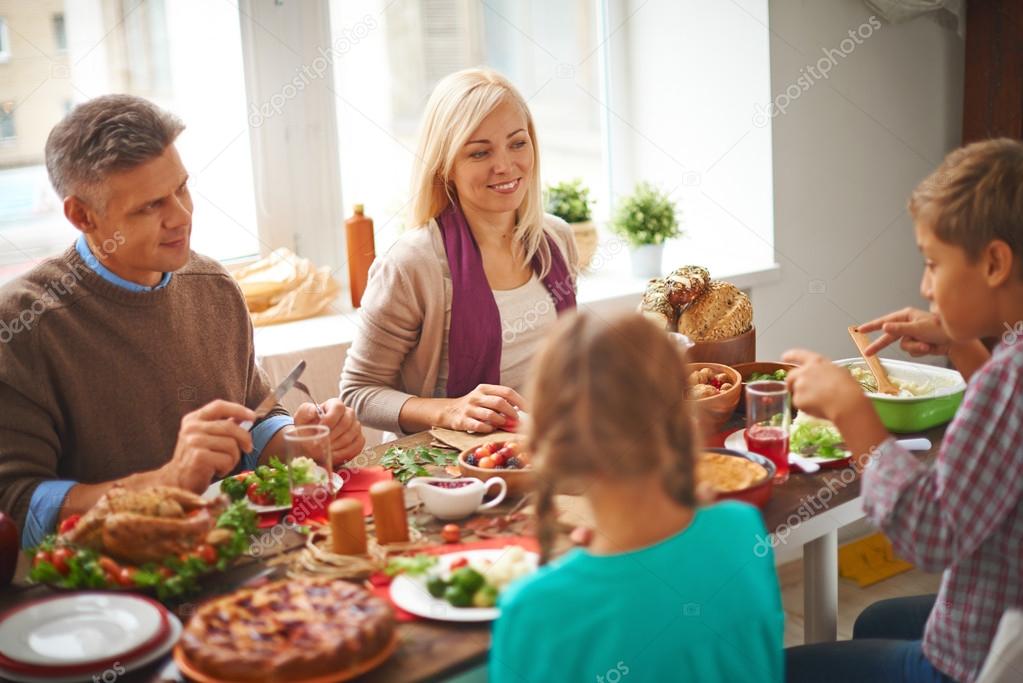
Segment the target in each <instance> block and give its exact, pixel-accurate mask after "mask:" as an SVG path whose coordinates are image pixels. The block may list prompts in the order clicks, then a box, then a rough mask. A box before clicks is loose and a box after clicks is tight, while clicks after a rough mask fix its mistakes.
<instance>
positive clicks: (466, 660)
mask: <svg viewBox="0 0 1023 683" xmlns="http://www.w3.org/2000/svg"><path fill="white" fill-rule="evenodd" d="M741 426H742V425H741V423H740V422H739V421H738V419H736V418H733V420H732V421H731V422H730V423H729V424H728V425H727V428H726V430H725V431H724V432H722V433H721V434H719V435H717V436H716V437H712V438H711V439H710V440H709V444H708V445H710V446H718V445H721V443H722V442H723V438H724V436H725V434H727V433H728V432H730V431H732V430H735V429H738V428H740V427H741ZM943 434H944V429H943V428H941V427H939V428H935V429H932V430H929V431H928V432H926V433H923V434H915V435H912V436H924V437H927V438H929V439H930V440H931V443H932V445H933V446H932V448H931V450H930V451H927V452H923V453H919V454H918V456H919V457H921V458H924V459H930V458H932V457H933V455H934V454H935V453H936V452H937V448H938V446H939V445H940V443H941V438H942V436H943ZM432 441H433V437H432V436H431V435H430V434H429V433H428V432H424V433H420V434H415V435H412V436H408V437H405V438H403V439H401V440H399V441H396V442H390V443H386V444H382V445H380V446H377V447H375V448H373V449H370V450H369V451H368V452H367V458H366V460H365V462H366V463H367V464H373V463H375V462H378V461H379V459H380V458H381V457H382V455H383V454H384V452H385V451H386V450H387V449H388V448H390V447H392V446H396V445H397V446H405V447H408V446H417V445H424V444H429V443H431V442H432ZM516 502H517V501H515V500H508V501H505V502H503V503H502V504H501V505H500V506H498V507H497V508H495V509H494V511H493V512H492V514H502V513H507V512H508V511H510V510H511V509H512V507H513V506H515V504H516ZM558 505H559V509H560V510H561V512H562V517H563V518H566V519H567V521H568V522H569V524H570V525H571V524H575V523H585V522H586V520H587V513H586V508H585V504H584V502H583V501H582V499H579V498H578V497H573V496H559V498H558ZM762 513H763V517H764V521H765V526H766V528H767V529H768V531H769V532H770V536H769V537H768V538H765V539H763V543H762V544H760V545H758V546H757V547H754V548H751V549H750V551H751V552H757V553H759V552H766V548H768V547H770V548H771V549H772V550H775V551H776V550H777V549H778V548H780V547H781V546H785V545H788V546H791V547H802V550H803V582H804V611H805V632H804V637H805V642H807V643H811V642H822V641H828V640H835V639H836V637H837V610H838V530H839V529H840V528H841V527H843V526H845V525H847V524H850V523H851V522H854V521H856V520H858V519H862V518H863V508H862V503H861V499H860V482H859V476H858V475H856V474H855V472H854V471H853V470H852V469H851V468H845V469H822V470H820V471H819V472H817V473H814V474H803V473H798V472H797V471H796V470H795V469H793V473H792V475H791V476H790V477H789V479H788V481H787V482H785V483H784V484H782V485H779V486H775V488H774V493H773V495H772V497H771V499H770V501H769V502H768V503H767V504H766V506H764V508H763V509H762ZM440 528H441V524H440V523H439V522H436V521H434V522H432V523H428V524H426V525H425V526H424V527H423V529H422V530H423V532H424V533H426V534H427V535H428V536H429V537H430V539H431V540H434V539H436V541H437V542H438V543H439V542H440V539H439V531H440ZM303 544H304V539H303V538H302V537H301V536H300V535H299V534H297V533H294V532H292V531H288V532H287V535H286V536H285V537H284V538H283V539H282V542H281V544H280V546H279V548H278V550H277V552H278V553H283V554H288V553H294V552H297V551H298V550H299V549H301V548H302V547H303ZM569 547H570V542H569V540H568V537H567V534H566V535H564V537H563V538H560V539H559V543H558V546H557V548H556V551H557V550H560V551H564V550H565V549H567V548H569ZM274 557H276V558H277V559H276V560H274V559H273V558H274ZM281 559H284V558H281V557H278V556H277V555H269V554H268V555H264V556H261V557H260V558H259V559H253V558H247V557H246V558H243V559H242V560H240V561H239V562H238V563H237V564H236V565H235V566H234V567H232V568H231V569H229V570H228V571H227V572H225V573H224V574H220V575H214V576H210V577H208V578H207V579H206V581H205V582H204V584H203V588H202V593H201V594H200V595H198V596H194V597H192V598H190V599H188V600H185V601H180V602H176V603H173V604H170V605H169V607H171V609H172V610H174V611H175V612H176V613H177V614H178V615H179V616H180V617H182V618H183V620H186V619H187V617H188V616H189V614H191V613H192V612H193V611H194V610H195V608H196V606H197V605H198V604H200V603H201V601H202V600H205V599H209V598H212V597H215V596H217V595H221V594H224V593H227V592H230V591H233V590H235V589H237V588H238V587H240V585H242V584H243V583H244V582H245V581H246V580H247V579H249V578H251V577H252V576H253V575H254V574H258V573H259V572H261V571H266V572H268V571H271V569H270V568H269V565H274V564H279V563H280V560H281ZM280 569H281V568H280V567H278V568H277V571H278V573H279V571H280ZM26 570H27V558H25V557H22V558H21V562H20V564H19V570H18V573H17V575H16V578H15V583H14V584H12V585H11V586H9V587H7V588H3V589H0V613H2V612H4V611H6V610H8V609H10V608H12V607H15V606H17V605H19V604H24V603H26V602H28V601H30V600H33V599H37V598H40V597H45V596H46V595H50V594H53V591H52V590H51V589H49V588H47V587H44V586H39V585H29V584H26V583H25V582H24V580H23V577H24V574H25V572H26ZM490 630H491V625H490V624H489V623H451V622H444V621H433V620H425V619H422V620H417V621H404V622H400V623H399V625H398V640H399V644H398V647H397V650H396V651H395V653H394V654H393V655H392V656H391V657H390V658H389V659H388V660H387V661H386V662H385V663H384V664H383V665H381V666H380V667H379V668H377V669H375V670H373V671H372V672H370V673H368V674H366V675H364V676H363V677H361V678H360V679H359V680H360V681H368V682H373V683H377V682H379V683H384V682H387V683H405V682H408V683H411V682H422V681H442V680H445V679H448V678H450V677H452V676H455V675H457V674H460V673H463V672H466V671H469V670H471V669H474V668H476V667H478V666H480V665H482V664H484V663H485V662H486V660H487V654H488V651H489V649H490ZM120 680H122V681H123V683H131V682H133V681H183V680H184V679H183V678H182V676H181V674H180V672H179V671H178V670H177V667H176V666H175V665H174V663H173V661H172V660H171V658H170V657H169V656H168V657H165V658H163V660H161V661H159V662H156V663H153V664H151V665H149V666H146V667H145V668H143V669H140V670H138V671H133V672H129V673H127V674H126V675H124V676H121V677H120Z"/></svg>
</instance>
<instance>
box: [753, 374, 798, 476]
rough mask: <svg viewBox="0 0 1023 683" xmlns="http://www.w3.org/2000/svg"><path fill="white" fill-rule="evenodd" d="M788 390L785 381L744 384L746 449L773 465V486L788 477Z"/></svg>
mask: <svg viewBox="0 0 1023 683" xmlns="http://www.w3.org/2000/svg"><path fill="white" fill-rule="evenodd" d="M791 419H792V412H791V409H790V407H789V390H788V387H787V386H786V385H785V382H776V381H772V380H765V381H760V382H750V383H749V384H747V385H746V432H745V436H746V448H748V449H749V450H750V451H751V452H753V453H759V454H760V455H762V456H764V457H765V458H767V459H768V460H770V461H771V462H773V463H774V466H775V467H776V468H777V471H776V472H775V475H774V483H775V484H783V483H785V482H786V481H788V478H789V421H790V420H791Z"/></svg>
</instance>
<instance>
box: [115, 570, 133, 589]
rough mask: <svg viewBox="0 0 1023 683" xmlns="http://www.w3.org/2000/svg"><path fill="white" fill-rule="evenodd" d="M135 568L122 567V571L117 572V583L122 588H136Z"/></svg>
mask: <svg viewBox="0 0 1023 683" xmlns="http://www.w3.org/2000/svg"><path fill="white" fill-rule="evenodd" d="M136 571H137V570H136V569H135V567H122V568H121V571H119V572H117V583H118V585H120V586H125V587H129V586H134V585H135V572H136Z"/></svg>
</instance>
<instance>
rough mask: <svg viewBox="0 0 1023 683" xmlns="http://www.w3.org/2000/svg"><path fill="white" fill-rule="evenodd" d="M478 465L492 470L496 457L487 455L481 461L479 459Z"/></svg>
mask: <svg viewBox="0 0 1023 683" xmlns="http://www.w3.org/2000/svg"><path fill="white" fill-rule="evenodd" d="M477 467H481V468H483V469H485V470H492V469H494V459H493V458H492V457H490V456H489V455H488V456H487V457H485V458H480V461H479V464H478V465H477Z"/></svg>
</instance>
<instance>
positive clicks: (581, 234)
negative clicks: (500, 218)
mask: <svg viewBox="0 0 1023 683" xmlns="http://www.w3.org/2000/svg"><path fill="white" fill-rule="evenodd" d="M544 208H545V209H546V211H547V213H550V214H554V215H555V216H557V217H558V218H561V219H562V220H564V221H565V222H566V223H568V224H569V225H570V226H571V227H572V232H573V234H574V235H575V245H576V249H577V250H578V252H579V264H578V265H579V269H580V270H586V268H588V267H589V265H590V260H591V259H592V258H593V255H594V254H595V253H596V251H597V241H598V236H597V226H595V225H594V224H593V211H592V201H591V200H590V189H589V188H588V187H586V186H585V185H583V181H582V180H580V179H578V178H577V179H575V180H566V181H564V182H560V183H557V184H555V185H548V186H547V188H546V190H545V192H544Z"/></svg>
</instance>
